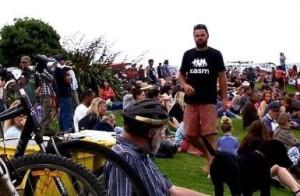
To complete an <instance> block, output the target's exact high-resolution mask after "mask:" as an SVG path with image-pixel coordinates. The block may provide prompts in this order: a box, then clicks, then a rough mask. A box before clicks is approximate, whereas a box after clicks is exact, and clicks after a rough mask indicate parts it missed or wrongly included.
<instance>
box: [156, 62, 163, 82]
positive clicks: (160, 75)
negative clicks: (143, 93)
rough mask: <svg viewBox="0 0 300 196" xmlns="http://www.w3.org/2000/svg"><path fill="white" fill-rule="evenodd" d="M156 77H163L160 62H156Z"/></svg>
mask: <svg viewBox="0 0 300 196" xmlns="http://www.w3.org/2000/svg"><path fill="white" fill-rule="evenodd" d="M156 69H157V77H158V79H161V78H164V73H163V68H162V66H161V63H158V66H157V68H156Z"/></svg>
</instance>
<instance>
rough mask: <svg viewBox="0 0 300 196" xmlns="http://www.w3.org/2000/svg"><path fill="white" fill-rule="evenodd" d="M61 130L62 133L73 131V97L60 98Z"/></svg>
mask: <svg viewBox="0 0 300 196" xmlns="http://www.w3.org/2000/svg"><path fill="white" fill-rule="evenodd" d="M59 108H60V110H59V128H60V131H62V132H71V131H72V130H73V128H74V127H73V109H72V97H60V98H59Z"/></svg>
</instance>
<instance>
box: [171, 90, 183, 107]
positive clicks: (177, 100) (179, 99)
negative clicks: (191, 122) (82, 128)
mask: <svg viewBox="0 0 300 196" xmlns="http://www.w3.org/2000/svg"><path fill="white" fill-rule="evenodd" d="M176 103H178V104H179V105H180V107H181V109H182V110H183V111H184V106H185V103H184V92H182V91H178V92H177V93H176V94H175V96H174V101H173V103H172V105H171V107H170V110H171V108H172V107H173V106H174V105H175V104H176Z"/></svg>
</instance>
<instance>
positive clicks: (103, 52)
mask: <svg viewBox="0 0 300 196" xmlns="http://www.w3.org/2000/svg"><path fill="white" fill-rule="evenodd" d="M63 47H64V48H65V49H66V51H67V53H68V57H69V59H70V60H71V61H72V62H73V63H74V64H75V65H76V66H75V69H74V70H75V74H76V77H77V80H78V84H79V93H80V92H82V91H84V90H86V89H88V88H90V89H92V90H94V91H96V92H97V89H98V87H100V86H102V85H103V81H104V80H107V81H108V83H109V84H110V86H112V88H113V89H114V91H115V92H116V94H117V97H118V98H121V88H120V84H119V83H118V80H117V79H116V77H114V76H115V74H117V73H116V72H114V70H113V69H111V67H110V65H111V64H112V63H113V61H114V60H115V58H116V57H117V56H118V55H119V54H120V52H113V51H112V49H111V48H112V47H111V46H110V45H109V44H108V43H107V41H105V39H104V38H103V37H99V38H97V39H95V40H93V41H90V42H84V41H83V38H81V39H79V41H76V39H75V38H74V37H71V38H69V39H66V40H64V41H63Z"/></svg>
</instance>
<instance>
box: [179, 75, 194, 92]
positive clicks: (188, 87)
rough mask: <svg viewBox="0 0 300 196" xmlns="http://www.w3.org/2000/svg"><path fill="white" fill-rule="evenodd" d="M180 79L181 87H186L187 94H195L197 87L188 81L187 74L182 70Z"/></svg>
mask: <svg viewBox="0 0 300 196" xmlns="http://www.w3.org/2000/svg"><path fill="white" fill-rule="evenodd" d="M178 81H179V83H180V85H181V87H182V88H183V89H184V92H185V94H187V95H193V94H194V93H195V89H194V88H193V87H192V86H191V85H189V84H188V83H187V82H186V75H185V74H183V73H182V72H180V73H179V76H178Z"/></svg>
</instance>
